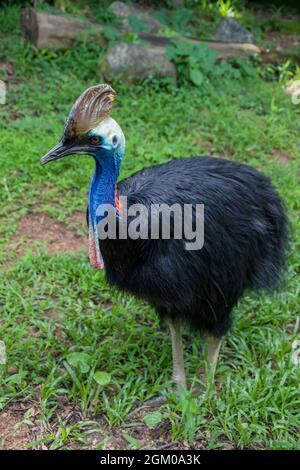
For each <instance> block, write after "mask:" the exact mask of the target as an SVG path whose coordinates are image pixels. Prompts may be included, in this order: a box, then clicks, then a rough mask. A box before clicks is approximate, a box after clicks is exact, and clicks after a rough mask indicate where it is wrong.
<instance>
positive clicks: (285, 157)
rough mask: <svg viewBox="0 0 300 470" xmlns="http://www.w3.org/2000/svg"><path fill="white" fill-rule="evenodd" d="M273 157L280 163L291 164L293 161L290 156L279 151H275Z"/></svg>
mask: <svg viewBox="0 0 300 470" xmlns="http://www.w3.org/2000/svg"><path fill="white" fill-rule="evenodd" d="M271 157H272V158H274V160H277V161H278V162H279V163H289V162H291V161H292V158H291V157H290V156H289V155H286V154H283V153H282V152H281V151H279V150H274V151H273V152H272V153H271Z"/></svg>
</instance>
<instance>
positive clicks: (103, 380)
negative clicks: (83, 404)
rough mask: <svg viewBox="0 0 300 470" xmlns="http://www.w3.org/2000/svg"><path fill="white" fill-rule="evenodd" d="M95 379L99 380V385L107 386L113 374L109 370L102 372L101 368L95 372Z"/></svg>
mask: <svg viewBox="0 0 300 470" xmlns="http://www.w3.org/2000/svg"><path fill="white" fill-rule="evenodd" d="M94 380H95V381H96V382H97V384H98V385H101V386H102V387H105V385H108V384H109V383H110V381H111V375H110V374H108V373H107V372H102V371H101V370H98V371H97V372H95V374H94Z"/></svg>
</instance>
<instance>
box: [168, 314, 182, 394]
mask: <svg viewBox="0 0 300 470" xmlns="http://www.w3.org/2000/svg"><path fill="white" fill-rule="evenodd" d="M167 323H168V325H169V328H170V332H171V338H172V357H173V379H174V381H175V382H176V383H178V384H181V385H182V386H183V387H184V388H186V378H185V370H184V360H183V345H182V334H181V330H182V325H181V321H180V320H179V319H176V318H175V319H172V318H170V317H168V318H167Z"/></svg>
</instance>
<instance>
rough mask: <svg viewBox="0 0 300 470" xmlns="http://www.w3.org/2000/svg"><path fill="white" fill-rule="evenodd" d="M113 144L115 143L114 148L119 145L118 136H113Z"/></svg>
mask: <svg viewBox="0 0 300 470" xmlns="http://www.w3.org/2000/svg"><path fill="white" fill-rule="evenodd" d="M112 143H113V145H114V146H116V145H117V143H118V137H117V136H116V135H114V136H113V138H112Z"/></svg>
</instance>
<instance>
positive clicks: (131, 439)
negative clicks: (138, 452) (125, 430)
mask: <svg viewBox="0 0 300 470" xmlns="http://www.w3.org/2000/svg"><path fill="white" fill-rule="evenodd" d="M123 437H124V438H125V439H126V441H127V442H128V443H129V444H130V446H131V447H133V448H134V449H140V448H141V447H142V443H141V442H140V441H138V440H137V439H135V438H134V437H132V436H130V435H129V434H123Z"/></svg>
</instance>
